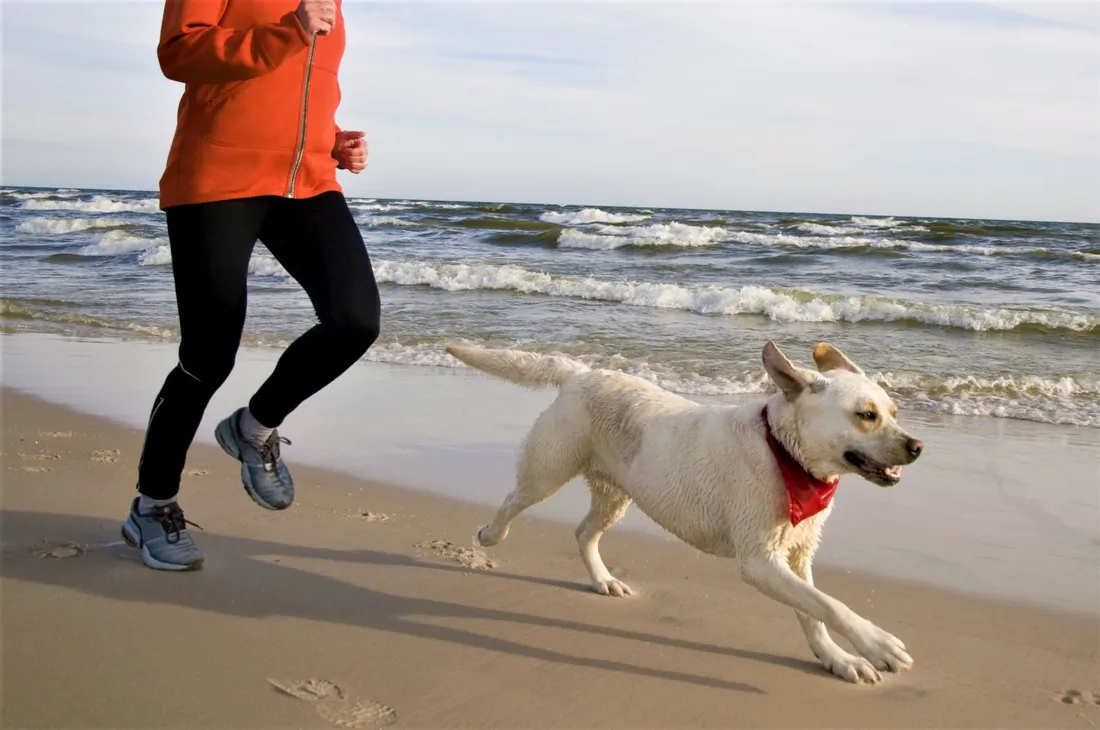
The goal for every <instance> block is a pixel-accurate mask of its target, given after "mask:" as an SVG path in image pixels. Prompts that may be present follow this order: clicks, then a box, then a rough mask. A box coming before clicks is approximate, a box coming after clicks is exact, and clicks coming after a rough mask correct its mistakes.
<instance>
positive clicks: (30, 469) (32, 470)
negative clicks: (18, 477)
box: [8, 466, 50, 474]
mask: <svg viewBox="0 0 1100 730" xmlns="http://www.w3.org/2000/svg"><path fill="white" fill-rule="evenodd" d="M8 468H9V469H11V470H12V471H26V472H30V473H32V474H41V473H42V472H47V471H49V470H50V467H48V466H13V467H8Z"/></svg>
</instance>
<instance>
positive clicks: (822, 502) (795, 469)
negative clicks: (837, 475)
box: [760, 405, 840, 525]
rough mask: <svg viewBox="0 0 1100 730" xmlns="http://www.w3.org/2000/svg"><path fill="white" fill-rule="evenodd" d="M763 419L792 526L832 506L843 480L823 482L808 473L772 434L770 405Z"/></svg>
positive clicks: (763, 412) (763, 414) (762, 414)
mask: <svg viewBox="0 0 1100 730" xmlns="http://www.w3.org/2000/svg"><path fill="white" fill-rule="evenodd" d="M760 415H761V417H763V419H764V434H765V436H766V438H767V440H768V447H769V448H771V450H772V455H774V456H775V462H776V464H778V465H779V473H780V474H782V475H783V485H784V486H785V487H786V488H787V511H788V512H789V513H790V516H791V524H792V525H797V524H798V523H799V522H801V521H802V520H805V519H807V518H809V517H813V516H814V515H816V514H817V513H818V512H820V511H821V510H823V509H825V508H826V507H828V506H829V502H831V501H832V499H833V494H835V493H836V487H837V485H838V484H839V483H840V480H839V479H832V480H830V481H827V482H826V481H822V480H821V479H818V478H817V477H815V476H814V475H813V474H810V473H809V472H808V471H806V468H805V467H804V466H802V465H801V464H799V463H798V460H796V459H795V458H794V457H793V456H791V452H789V451H787V449H786V448H784V446H783V444H781V443H779V439H777V438H776V437H775V434H774V433H772V425H771V423H769V422H768V406H767V405H765V406H764V410H763V411H762V412H761V413H760Z"/></svg>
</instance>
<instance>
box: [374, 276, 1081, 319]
mask: <svg viewBox="0 0 1100 730" xmlns="http://www.w3.org/2000/svg"><path fill="white" fill-rule="evenodd" d="M375 277H376V278H377V280H378V281H379V282H380V283H390V284H400V285H405V286H429V287H432V288H434V289H442V290H446V291H452V292H458V291H476V290H487V291H494V290H495V291H515V292H520V293H524V294H542V295H547V296H552V297H569V298H578V299H591V300H599V301H606V302H614V303H618V304H626V305H630V306H637V307H653V308H656V309H679V310H683V311H688V312H696V313H698V314H724V315H738V314H753V315H762V316H765V317H768V318H770V319H773V320H775V321H778V322H853V323H854V322H909V323H913V324H922V325H930V326H936V327H947V328H957V329H966V330H972V331H976V332H986V331H1010V330H1016V329H1042V330H1051V331H1058V330H1061V331H1067V332H1078V333H1087V334H1100V317H1092V316H1087V315H1082V314H1074V313H1071V312H1064V311H1057V310H1030V309H1018V310H1017V309H981V308H975V307H966V306H956V305H932V304H921V303H915V302H906V301H902V300H895V299H889V298H885V297H872V296H847V297H846V296H839V295H824V294H817V293H814V292H808V291H799V290H787V291H778V290H773V289H768V288H764V287H759V286H744V287H740V288H726V287H719V286H694V287H687V286H681V285H679V284H658V283H650V282H631V281H608V280H601V279H595V278H591V277H572V276H552V275H550V274H545V273H541V272H535V271H529V270H527V269H523V268H521V267H518V266H497V265H490V264H482V265H468V264H426V263H420V262H413V261H379V262H376V264H375Z"/></svg>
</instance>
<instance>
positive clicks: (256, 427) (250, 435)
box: [241, 408, 275, 446]
mask: <svg viewBox="0 0 1100 730" xmlns="http://www.w3.org/2000/svg"><path fill="white" fill-rule="evenodd" d="M274 430H275V429H273V428H268V427H267V426H265V425H263V424H262V423H260V422H259V421H257V420H256V417H255V416H253V415H252V411H251V410H249V409H248V408H245V409H244V413H242V414H241V435H242V436H244V437H245V438H246V439H247V440H248V441H249V442H250V443H251V444H252V445H253V446H261V445H263V443H264V442H266V441H267V440H268V439H269V438H270V437H271V434H272V432H273V431H274Z"/></svg>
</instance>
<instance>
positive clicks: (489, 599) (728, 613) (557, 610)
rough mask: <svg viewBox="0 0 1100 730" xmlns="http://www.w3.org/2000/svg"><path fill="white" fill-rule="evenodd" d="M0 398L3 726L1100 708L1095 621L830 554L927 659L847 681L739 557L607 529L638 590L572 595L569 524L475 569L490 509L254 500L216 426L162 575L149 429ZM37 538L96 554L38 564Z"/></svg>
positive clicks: (375, 496) (843, 593) (975, 722)
mask: <svg viewBox="0 0 1100 730" xmlns="http://www.w3.org/2000/svg"><path fill="white" fill-rule="evenodd" d="M0 399H2V405H3V412H4V422H3V457H4V458H3V462H4V471H3V481H4V489H3V510H2V513H0V514H2V527H3V541H4V561H3V564H2V577H0V582H2V588H3V590H2V592H0V607H2V609H3V611H2V613H0V620H2V623H3V627H2V628H3V636H4V659H5V661H4V664H3V669H2V672H3V674H2V677H3V687H4V703H3V710H2V720H3V722H2V724H3V725H4V726H5V727H15V726H18V727H74V726H79V727H107V726H109V727H120V728H121V727H180V726H187V727H215V726H220V727H226V726H235V727H244V726H252V727H259V726H263V727H302V726H310V727H331V726H333V725H338V724H339V723H338V721H341V722H361V724H359V725H358V726H359V727H381V726H383V725H384V724H385V723H386V722H389V720H390V719H393V717H395V718H396V723H397V724H396V727H409V728H421V727H423V728H434V727H471V728H479V727H501V726H505V727H531V728H551V727H577V728H580V727H585V728H588V727H591V728H597V727H601V728H605V727H615V728H640V727H654V728H657V727H689V726H694V727H697V726H722V727H877V728H882V727H945V726H949V727H974V728H984V727H1020V728H1035V727H1089V726H1090V724H1095V723H1096V722H1100V704H1097V702H1098V701H1100V686H1093V685H1095V683H1096V680H1095V663H1096V660H1097V657H1098V656H1100V647H1098V646H1097V636H1096V630H1095V628H1096V623H1095V618H1091V619H1090V618H1088V617H1084V616H1071V615H1066V614H1061V613H1057V612H1050V611H1043V610H1040V609H1036V608H1033V607H1028V606H1023V605H1017V604H1012V603H1009V602H1005V601H993V600H988V599H981V598H973V597H968V596H965V595H959V594H955V593H951V592H949V591H944V590H939V589H935V588H929V587H927V586H924V585H919V584H912V583H908V582H904V581H893V580H886V579H881V578H878V577H871V576H867V575H861V574H858V573H855V572H851V573H848V572H844V571H836V570H827V569H822V570H820V571H816V572H817V573H818V576H817V583H818V584H819V585H820V586H822V588H823V589H824V590H826V591H828V592H829V593H830V594H831V595H833V596H835V597H836V598H838V599H840V600H842V601H845V602H846V603H847V604H848V605H850V606H851V607H852V608H853V609H854V610H856V611H857V612H859V613H861V614H862V615H864V616H866V617H867V618H869V619H871V620H873V621H875V622H876V623H879V624H880V625H882V626H883V627H884V628H886V629H887V630H889V631H892V632H895V633H897V634H898V635H899V636H900V637H901V638H902V639H903V640H904V641H905V642H906V644H907V646H908V647H909V649H910V650H911V653H912V654H913V656H914V659H915V660H916V665H915V667H914V668H913V669H912V670H910V671H909V672H906V673H904V674H901V675H888V676H886V677H884V680H883V683H882V684H880V685H877V686H873V687H870V686H853V685H848V684H846V683H844V682H842V681H841V680H839V679H836V678H833V677H830V676H829V675H827V674H826V673H825V672H824V671H823V670H821V669H820V667H819V666H818V665H817V664H816V662H815V660H814V658H813V655H812V654H811V653H810V651H809V649H808V647H807V646H806V643H805V639H804V638H803V636H802V633H801V630H800V629H799V627H798V623H797V621H796V620H795V617H794V615H793V612H792V611H791V610H790V609H788V608H787V607H785V606H781V605H779V604H776V603H774V602H773V601H770V600H769V599H767V598H765V597H763V596H761V595H760V594H758V593H757V592H756V591H755V590H753V589H752V588H750V587H748V586H747V585H745V584H744V583H742V582H741V580H740V579H739V578H738V577H737V574H736V569H735V567H734V565H733V564H732V561H728V560H722V559H718V558H712V557H709V556H705V555H702V554H700V553H698V552H697V551H694V550H693V549H691V548H689V547H688V546H686V545H683V544H682V543H679V542H670V541H665V540H661V539H656V538H654V536H651V535H646V534H641V533H638V532H632V531H628V530H620V531H611V532H609V533H608V535H607V536H606V537H605V538H604V554H605V557H606V559H607V560H608V562H609V566H610V567H611V569H612V571H613V572H616V574H617V575H619V576H620V577H622V578H624V579H625V580H627V581H628V582H630V583H631V584H632V587H633V588H635V589H636V592H637V593H638V595H636V596H635V597H633V598H630V599H610V598H605V597H601V596H597V595H596V594H594V593H592V592H591V591H590V590H588V588H587V584H586V582H585V573H584V568H583V565H582V564H581V562H580V558H579V556H578V555H577V552H576V545H575V542H574V540H573V535H572V530H571V529H570V528H569V527H568V526H567V525H562V524H559V523H557V522H551V521H547V520H545V519H540V518H536V517H529V516H524V517H521V518H519V519H518V520H517V522H516V524H515V527H514V530H513V534H512V535H511V536H510V537H509V539H508V540H507V541H505V542H504V543H502V544H501V545H500V546H497V547H495V548H493V549H491V550H489V551H486V554H487V556H488V557H489V558H490V559H491V560H492V561H494V563H495V564H494V565H493V567H492V568H491V569H488V570H477V569H470V568H467V567H464V566H463V565H462V564H461V561H462V559H463V558H462V554H463V553H462V549H463V548H466V549H469V548H470V546H471V539H472V533H473V531H474V529H476V527H477V525H478V524H481V522H483V521H484V519H485V518H486V517H487V511H486V509H485V508H484V507H482V506H480V505H477V504H472V503H468V502H464V501H458V500H454V499H448V498H446V497H444V496H441V495H438V494H429V493H425V492H422V491H419V490H416V489H406V488H402V487H396V486H389V485H383V484H378V483H374V482H371V481H367V480H361V479H357V478H355V477H350V476H347V475H345V474H340V473H336V472H328V471H324V470H320V469H316V468H313V467H309V466H302V465H299V464H292V468H293V469H294V470H295V475H296V478H297V479H296V480H297V482H298V485H299V486H298V500H297V501H296V504H295V505H294V507H293V508H292V509H290V510H288V511H286V512H279V513H268V512H264V511H263V510H259V509H258V508H256V507H255V505H253V504H252V503H251V502H250V501H249V500H248V498H247V496H246V495H245V494H244V493H243V490H242V489H241V487H240V484H239V475H238V473H237V469H236V464H235V463H234V462H232V460H230V459H228V458H227V457H226V456H225V455H224V454H222V453H221V452H220V450H218V449H217V448H216V447H213V446H210V445H207V444H197V445H196V446H195V448H194V449H193V451H192V454H191V456H190V458H189V461H188V472H187V474H186V476H185V479H184V486H183V504H184V506H185V508H186V509H187V514H188V517H190V518H192V519H194V520H195V521H196V522H199V523H200V524H202V525H203V527H204V528H205V529H204V530H195V532H194V535H195V539H196V541H197V542H198V544H199V546H200V547H201V548H202V549H203V550H204V551H205V552H206V553H207V562H206V566H204V568H203V570H201V571H198V572H196V573H189V574H176V575H172V574H163V573H157V572H155V571H150V570H148V569H146V568H144V567H143V566H141V564H140V562H139V561H138V559H137V556H136V553H135V552H134V551H133V550H131V549H129V548H127V547H125V546H122V545H119V544H118V526H119V524H120V523H121V520H122V519H123V517H124V516H125V510H126V505H127V500H128V499H129V498H130V497H131V496H132V494H133V491H132V490H133V487H132V475H133V470H134V468H135V464H136V458H137V453H138V451H139V450H140V444H141V436H142V434H141V432H140V431H139V430H137V429H133V428H127V427H125V426H122V425H119V424H116V423H111V422H108V421H107V420H105V419H103V418H99V417H95V416H90V415H87V414H81V413H78V412H74V411H73V410H70V409H67V408H64V407H61V406H57V405H53V404H50V403H46V402H43V401H41V400H38V399H35V398H33V397H30V396H27V395H25V394H22V393H18V392H15V391H13V390H11V389H10V388H7V387H5V388H3V389H2V390H0ZM368 513H369V514H368ZM383 515H384V517H383ZM41 540H52V541H54V543H53V544H52V545H53V546H54V547H56V546H58V545H62V544H63V543H65V542H67V541H71V542H73V543H76V544H78V545H85V546H87V551H86V552H85V553H84V554H82V555H78V556H75V557H71V558H68V559H65V558H64V557H62V558H61V559H59V558H55V557H49V556H47V557H41V558H38V557H35V556H34V554H33V552H34V550H35V549H36V548H37V549H39V550H41V549H43V548H44V547H45V548H49V547H50V546H49V545H45V546H44V545H43V544H42V543H40V542H39V541H41ZM439 541H442V542H439ZM448 551H449V553H450V555H451V557H447V554H448ZM455 553H458V557H457V560H456V558H455V557H454V556H455ZM57 554H58V555H59V556H65V555H67V553H65V552H61V553H57ZM165 627H168V628H167V629H166V628H165ZM166 631H167V632H168V636H164V638H163V640H160V639H158V638H157V636H158V634H160V635H163V634H164V633H165V632H166ZM184 636H186V640H184ZM838 641H842V640H839V639H838ZM169 659H170V665H169V666H166V665H165V664H164V662H165V661H168V660H169ZM135 666H136V667H147V668H149V670H150V671H147V672H142V674H141V675H140V676H138V675H135V674H134V667H135ZM47 677H55V678H59V680H60V678H62V677H63V678H64V679H63V681H43V679H44V678H47ZM269 680H274V681H275V682H277V683H278V684H279V685H280V686H282V687H285V688H289V689H291V690H293V689H294V683H296V682H302V681H306V680H315V683H314V685H313V686H314V688H317V687H324V686H326V685H324V682H333V683H336V684H338V685H339V686H340V687H341V689H342V692H343V693H344V695H345V697H344V699H336V698H329V699H325V700H308V701H307V700H301V699H295V698H294V697H289V696H287V695H286V693H285V692H280V691H278V690H276V689H274V688H273V686H272V684H271V683H269ZM180 686H186V687H187V692H184V693H181V692H179V691H178V688H179V687H180ZM532 686H538V687H539V688H540V691H539V693H537V694H534V695H532V694H531V692H530V690H531V687H532ZM1073 692H1076V693H1077V694H1073ZM1093 693H1096V695H1097V698H1098V699H1094V697H1093ZM562 697H569V698H570V701H569V703H567V704H563V703H561V702H560V698H562ZM386 708H389V710H388V711H389V712H392V713H393V717H391V715H389V714H387V711H386ZM357 713H358V714H357ZM355 718H358V720H356V719H355ZM371 718H374V719H373V720H372V719H371ZM351 726H356V725H354V724H352V725H351Z"/></svg>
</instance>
